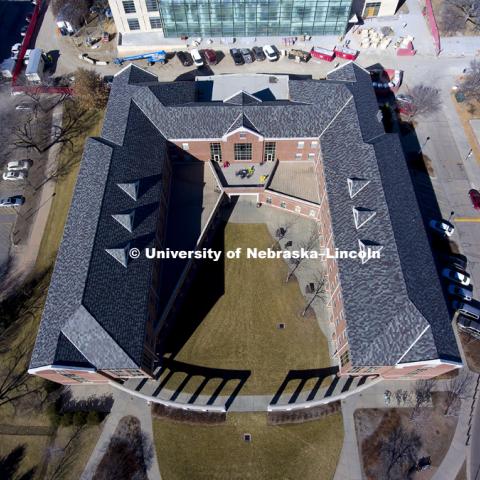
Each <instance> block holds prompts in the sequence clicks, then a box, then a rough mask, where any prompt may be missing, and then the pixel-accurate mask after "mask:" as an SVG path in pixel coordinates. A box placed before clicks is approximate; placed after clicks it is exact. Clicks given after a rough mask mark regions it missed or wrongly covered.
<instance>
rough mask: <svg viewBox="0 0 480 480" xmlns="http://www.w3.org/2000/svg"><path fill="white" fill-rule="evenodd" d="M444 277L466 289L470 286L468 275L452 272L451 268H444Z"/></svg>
mask: <svg viewBox="0 0 480 480" xmlns="http://www.w3.org/2000/svg"><path fill="white" fill-rule="evenodd" d="M442 275H443V276H444V277H445V278H448V279H449V280H452V281H453V282H455V283H460V285H463V286H464V287H468V286H469V285H470V276H469V275H468V274H466V273H460V272H456V271H455V270H450V269H449V268H444V269H443V270H442Z"/></svg>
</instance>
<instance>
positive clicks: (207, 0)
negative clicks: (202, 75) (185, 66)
mask: <svg viewBox="0 0 480 480" xmlns="http://www.w3.org/2000/svg"><path fill="white" fill-rule="evenodd" d="M351 4H352V1H351V0H260V1H258V0H236V1H235V2H233V1H232V0H162V1H160V2H159V9H160V14H161V17H162V22H163V29H164V35H165V37H181V36H182V35H188V36H200V37H265V36H291V35H294V36H295V35H296V36H298V35H341V34H343V33H344V32H345V29H346V25H347V21H348V17H349V14H350V7H351Z"/></svg>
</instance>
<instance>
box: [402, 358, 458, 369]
mask: <svg viewBox="0 0 480 480" xmlns="http://www.w3.org/2000/svg"><path fill="white" fill-rule="evenodd" d="M438 365H455V366H457V367H458V368H460V367H462V366H463V364H462V362H454V361H453V360H441V359H440V358H436V359H435V360H424V361H422V360H420V361H418V362H407V363H402V364H401V365H394V366H393V368H397V369H401V368H406V367H422V366H425V367H428V368H435V367H436V366H438Z"/></svg>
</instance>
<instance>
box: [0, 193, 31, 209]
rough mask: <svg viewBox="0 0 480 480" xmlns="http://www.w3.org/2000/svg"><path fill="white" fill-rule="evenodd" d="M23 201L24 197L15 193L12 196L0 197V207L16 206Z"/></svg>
mask: <svg viewBox="0 0 480 480" xmlns="http://www.w3.org/2000/svg"><path fill="white" fill-rule="evenodd" d="M24 203H25V197H24V196H22V195H15V196H14V197H7V198H0V207H16V206H18V205H23V204H24Z"/></svg>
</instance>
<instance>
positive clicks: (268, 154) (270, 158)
mask: <svg viewBox="0 0 480 480" xmlns="http://www.w3.org/2000/svg"><path fill="white" fill-rule="evenodd" d="M265 161H267V162H273V153H267V154H266V155H265Z"/></svg>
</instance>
